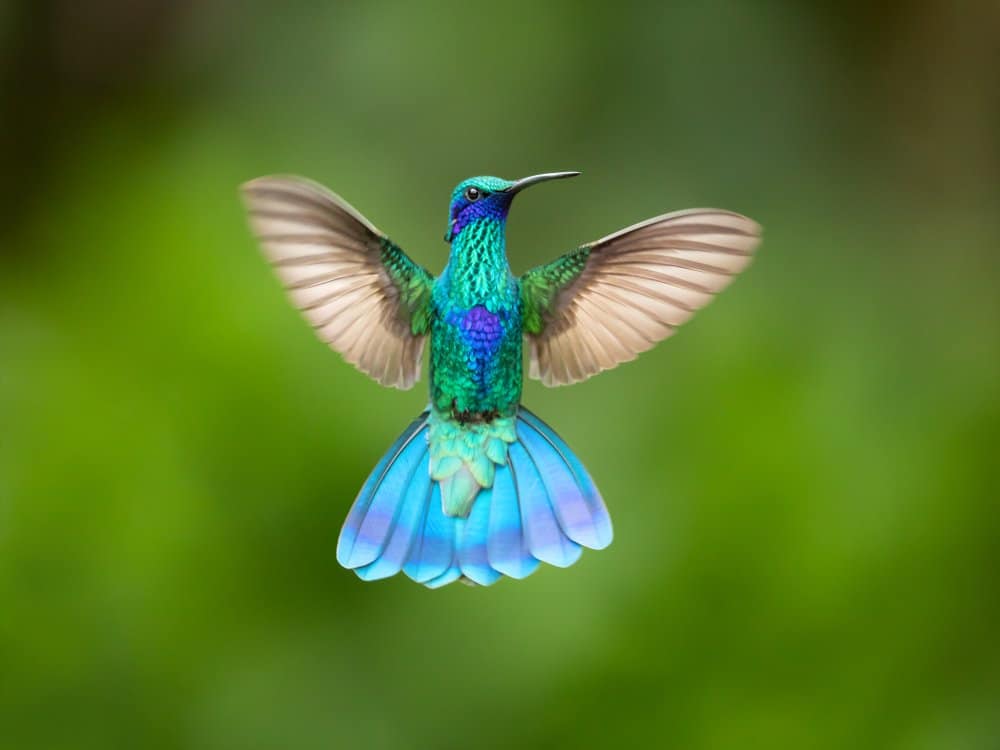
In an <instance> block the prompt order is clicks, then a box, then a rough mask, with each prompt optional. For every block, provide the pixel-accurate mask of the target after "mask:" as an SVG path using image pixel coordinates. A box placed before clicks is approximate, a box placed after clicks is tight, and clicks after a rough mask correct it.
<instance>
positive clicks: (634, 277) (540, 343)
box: [521, 209, 760, 386]
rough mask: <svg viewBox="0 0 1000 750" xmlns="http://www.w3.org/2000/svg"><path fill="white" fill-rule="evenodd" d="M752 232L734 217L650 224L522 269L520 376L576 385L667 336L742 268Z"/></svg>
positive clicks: (674, 216)
mask: <svg viewBox="0 0 1000 750" xmlns="http://www.w3.org/2000/svg"><path fill="white" fill-rule="evenodd" d="M759 242H760V227H759V226H758V225H757V224H756V223H755V222H754V221H752V220H750V219H748V218H746V217H745V216H741V215H739V214H735V213H731V212H728V211H720V210H718V209H692V210H689V211H678V212H675V213H671V214H665V215H663V216H658V217H656V218H653V219H649V220H648V221H644V222H641V223H639V224H636V225H634V226H631V227H628V228H627V229H623V230H621V231H620V232H615V233H614V234H611V235H608V236H607V237H604V238H603V239H600V240H598V241H597V242H593V243H590V244H589V245H584V246H582V247H580V248H578V249H576V250H574V251H572V252H569V253H567V254H565V255H563V256H562V257H560V258H557V259H556V260H555V261H553V262H552V263H549V264H547V265H545V266H539V267H537V268H534V269H532V270H531V271H528V272H527V273H526V274H525V275H524V276H523V277H522V278H521V295H522V300H523V303H524V308H525V334H526V339H527V341H528V343H529V346H530V349H531V362H530V366H529V367H530V369H529V373H528V374H529V375H530V376H531V377H534V378H538V379H540V380H541V381H542V382H543V383H544V384H545V385H550V386H551V385H565V384H568V383H575V382H578V381H580V380H585V379H586V378H589V377H591V376H593V375H596V374H597V373H598V372H601V371H602V370H607V369H609V368H612V367H614V366H615V365H617V364H620V363H621V362H626V361H628V360H630V359H634V358H635V357H636V356H637V355H638V354H639V353H641V352H644V351H646V350H647V349H650V348H651V347H652V346H653V345H654V344H656V343H657V342H658V341H662V340H663V339H664V338H666V337H667V336H669V335H670V334H672V333H673V331H674V329H675V328H676V327H677V326H679V325H681V324H682V323H684V322H685V321H687V320H688V319H689V318H690V317H691V316H692V315H693V314H694V313H695V311H697V310H699V309H700V308H702V307H704V306H705V305H706V304H708V302H709V301H710V300H711V299H712V296H713V295H715V294H717V293H718V292H720V291H722V289H724V288H725V287H726V286H727V285H728V284H729V282H730V281H732V278H733V276H734V275H735V274H737V273H739V272H740V271H742V270H743V269H744V268H745V267H746V266H747V264H748V263H749V262H750V258H751V256H752V253H753V251H754V249H755V248H756V247H757V245H758V244H759Z"/></svg>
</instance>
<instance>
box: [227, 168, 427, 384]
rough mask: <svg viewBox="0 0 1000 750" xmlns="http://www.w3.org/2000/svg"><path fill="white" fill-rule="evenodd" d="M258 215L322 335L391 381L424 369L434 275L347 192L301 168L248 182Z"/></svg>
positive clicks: (268, 250)
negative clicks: (305, 175)
mask: <svg viewBox="0 0 1000 750" xmlns="http://www.w3.org/2000/svg"><path fill="white" fill-rule="evenodd" d="M243 197H244V200H245V202H246V206H247V211H248V212H249V214H250V225H251V227H252V228H253V230H254V233H255V234H256V235H257V239H258V240H259V241H260V243H261V245H262V246H263V250H264V254H265V256H267V259H268V260H269V261H270V262H271V265H272V266H273V267H274V269H275V271H276V272H277V274H278V276H279V277H280V279H281V281H282V282H283V283H284V285H285V289H286V290H287V291H288V294H289V296H290V297H291V299H292V302H293V303H294V304H295V305H296V306H297V307H298V308H299V310H301V311H302V313H303V315H305V317H306V319H307V320H308V321H309V322H310V323H311V324H312V326H313V327H314V328H315V329H316V333H317V334H318V335H319V337H320V338H321V339H322V340H323V341H325V342H327V343H328V344H329V345H330V346H331V347H332V348H333V349H335V350H336V351H338V352H340V353H341V354H342V355H343V356H344V358H345V359H346V360H347V361H348V362H350V363H351V364H353V365H355V366H356V367H357V368H358V369H359V370H361V371H362V372H364V373H366V374H367V375H370V376H371V377H373V378H374V379H375V380H377V381H378V382H379V383H381V384H382V385H387V386H394V387H396V388H402V389H406V388H410V387H412V386H413V384H414V383H415V382H416V381H417V379H418V378H419V377H420V364H421V356H422V353H423V347H424V340H425V337H426V334H427V332H428V328H429V316H430V296H431V286H432V284H433V277H432V276H431V275H430V273H428V272H427V270H426V269H424V268H423V267H421V266H419V265H417V264H416V263H414V262H413V261H412V260H410V258H409V257H408V256H407V255H406V253H404V252H403V251H402V250H401V249H400V248H399V247H397V246H396V245H395V244H394V243H393V242H392V241H391V240H389V238H388V237H386V236H385V235H384V234H382V232H380V231H379V230H378V229H376V228H375V227H374V226H373V225H372V224H371V222H369V221H368V220H367V219H365V218H364V217H363V216H362V215H361V214H359V213H358V212H357V211H356V210H354V208H353V207H351V206H350V205H348V204H347V202H345V201H344V200H342V199H341V198H340V197H339V196H337V195H334V194H333V193H331V192H330V191H328V190H327V189H326V188H324V187H322V186H321V185H318V184H316V183H314V182H310V181H309V180H304V179H302V178H299V177H261V178H260V179H257V180H253V181H252V182H248V183H246V184H245V185H244V186H243Z"/></svg>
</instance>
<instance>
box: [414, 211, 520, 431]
mask: <svg viewBox="0 0 1000 750" xmlns="http://www.w3.org/2000/svg"><path fill="white" fill-rule="evenodd" d="M484 221H490V220H484ZM491 223H493V222H491ZM492 229H493V231H486V228H485V227H484V229H483V230H482V231H480V232H475V233H472V232H470V233H469V234H470V239H468V240H464V241H463V240H462V239H457V240H456V241H455V247H454V248H453V249H452V257H451V260H450V261H449V262H448V266H447V267H446V268H445V270H444V272H443V273H442V274H441V276H440V277H439V278H438V279H436V280H435V282H434V291H433V293H432V297H431V299H432V304H433V311H434V312H433V322H432V324H431V333H430V348H431V359H430V363H431V364H430V381H431V403H432V404H433V405H434V408H435V409H436V410H437V411H439V412H441V413H442V414H447V415H448V416H449V417H450V418H452V419H455V420H458V421H460V422H479V421H484V420H488V419H489V418H490V417H491V416H510V415H511V414H513V412H514V410H515V409H516V408H517V405H518V403H519V402H520V400H521V382H522V374H521V359H522V347H521V338H522V336H523V332H522V330H521V293H520V286H519V284H518V281H517V279H516V278H514V275H513V274H512V273H511V271H510V266H509V265H508V264H507V257H506V251H505V247H504V240H503V231H502V228H500V229H499V230H498V229H497V228H496V227H493V228H492ZM465 234H466V233H465V232H463V236H464V235H465Z"/></svg>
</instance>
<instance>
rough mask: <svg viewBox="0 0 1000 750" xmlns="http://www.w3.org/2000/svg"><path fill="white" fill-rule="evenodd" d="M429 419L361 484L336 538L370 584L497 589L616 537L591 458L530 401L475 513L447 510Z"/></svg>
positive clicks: (342, 557)
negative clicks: (586, 460) (586, 464)
mask: <svg viewBox="0 0 1000 750" xmlns="http://www.w3.org/2000/svg"><path fill="white" fill-rule="evenodd" d="M429 417H430V413H429V412H424V413H423V414H421V415H420V416H419V417H418V418H417V419H416V420H414V421H413V423H412V424H410V426H409V427H407V428H406V430H404V432H403V434H402V435H400V436H399V438H398V439H397V440H396V442H395V443H393V445H392V447H391V448H390V449H389V451H388V452H387V453H386V454H385V456H383V458H382V460H381V461H379V463H378V465H377V466H376V467H375V469H374V470H373V471H372V473H371V475H370V476H369V477H368V480H367V481H366V482H365V484H364V486H363V487H362V488H361V492H360V493H359V494H358V498H357V500H355V502H354V506H353V507H352V508H351V512H350V514H349V515H348V517H347V521H346V522H345V523H344V528H343V530H342V531H341V533H340V540H339V542H338V543H337V560H338V562H340V564H341V565H343V566H344V567H345V568H350V569H353V570H354V572H355V573H357V575H358V576H359V577H360V578H362V579H364V580H369V581H370V580H376V579H379V578H387V577H389V576H393V575H396V574H397V573H399V572H403V573H405V574H406V575H407V576H409V577H410V578H412V579H413V580H414V581H416V582H418V583H422V584H424V585H425V586H428V587H430V588H438V587H440V586H444V585H446V584H448V583H452V582H453V581H456V580H458V579H459V578H462V579H464V580H466V581H468V582H471V583H475V584H479V585H482V586H489V585H490V584H492V583H495V582H496V581H497V580H499V579H500V578H501V577H503V576H508V577H510V578H524V577H526V576H528V575H530V574H531V573H533V572H534V571H535V570H536V569H537V568H538V565H539V563H540V562H546V563H549V564H551V565H555V566H558V567H568V566H569V565H572V564H573V563H574V562H576V561H577V560H578V559H579V558H580V555H581V554H582V552H583V547H587V548H590V549H603V548H604V547H607V546H608V545H609V544H610V543H611V539H612V529H611V519H610V517H609V516H608V511H607V509H606V508H605V507H604V502H603V500H602V499H601V496H600V493H598V491H597V488H596V487H595V486H594V483H593V481H592V480H591V478H590V476H589V475H588V474H587V471H586V469H584V468H583V464H581V463H580V461H579V459H577V457H576V456H575V455H574V454H573V452H572V451H571V450H570V449H569V447H568V446H567V445H566V444H565V443H564V442H563V441H562V439H561V438H560V437H559V436H558V435H557V434H556V433H555V431H554V430H552V428H551V427H549V426H548V425H546V424H545V423H544V422H543V421H542V420H540V419H539V418H538V417H536V416H535V415H534V414H532V413H531V412H529V411H528V410H527V409H525V408H524V407H520V408H519V410H518V414H517V419H516V432H517V442H515V443H512V444H511V445H510V446H509V447H508V452H507V461H506V463H505V464H504V465H501V466H498V467H497V468H496V472H495V476H494V477H493V484H492V486H491V487H487V488H484V489H482V490H480V491H479V493H478V496H477V497H476V498H475V500H474V501H473V503H472V507H471V509H470V511H469V513H468V515H467V516H465V517H458V516H449V515H446V514H445V512H444V509H443V504H442V501H441V486H440V484H439V482H437V481H433V480H432V479H431V476H430V451H429V448H428V433H429Z"/></svg>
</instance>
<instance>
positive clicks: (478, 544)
mask: <svg viewBox="0 0 1000 750" xmlns="http://www.w3.org/2000/svg"><path fill="white" fill-rule="evenodd" d="M492 505H493V490H492V489H488V490H484V491H483V492H482V493H480V496H479V497H478V498H477V499H476V502H475V503H473V505H472V511H471V512H470V513H469V517H468V518H466V519H464V520H463V519H459V524H458V525H459V526H460V527H461V528H460V529H459V533H458V538H459V544H458V563H459V567H460V568H461V569H462V575H464V576H465V577H466V578H468V579H469V580H470V581H472V582H473V583H478V584H479V585H480V586H489V585H490V584H492V583H496V582H497V580H498V579H499V578H500V573H499V572H498V571H496V570H494V569H493V567H492V566H491V565H490V557H489V546H488V545H489V536H490V508H491V506H492Z"/></svg>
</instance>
